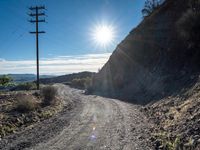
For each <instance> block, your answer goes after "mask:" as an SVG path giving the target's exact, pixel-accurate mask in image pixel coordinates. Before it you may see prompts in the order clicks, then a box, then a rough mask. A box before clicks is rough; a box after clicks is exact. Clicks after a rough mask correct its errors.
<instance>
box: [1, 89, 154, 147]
mask: <svg viewBox="0 0 200 150" xmlns="http://www.w3.org/2000/svg"><path fill="white" fill-rule="evenodd" d="M57 86H58V89H59V95H60V96H61V97H63V99H64V101H65V102H66V105H67V103H68V102H69V101H73V102H74V105H73V109H71V110H69V109H68V107H66V108H65V109H64V110H63V111H62V112H61V113H59V114H57V115H56V116H54V117H52V118H50V119H48V120H45V121H43V122H40V123H37V124H35V125H34V126H32V127H29V128H26V129H24V130H23V131H21V132H18V133H15V134H13V135H11V136H8V137H6V138H4V139H2V140H1V141H0V149H5V150H7V149H32V150H100V149H103V150H104V149H105V150H107V149H108V150H137V149H138V150H149V149H151V148H150V147H148V142H147V141H148V138H149V129H148V127H149V126H150V123H148V121H147V119H146V117H145V116H144V115H143V114H142V113H141V112H140V111H139V106H137V105H132V104H129V103H124V102H121V101H119V100H115V99H108V98H103V97H99V96H94V95H89V96H88V95H84V94H83V91H81V90H76V89H71V88H69V87H67V86H64V85H57Z"/></svg>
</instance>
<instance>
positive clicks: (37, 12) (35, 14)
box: [29, 6, 45, 90]
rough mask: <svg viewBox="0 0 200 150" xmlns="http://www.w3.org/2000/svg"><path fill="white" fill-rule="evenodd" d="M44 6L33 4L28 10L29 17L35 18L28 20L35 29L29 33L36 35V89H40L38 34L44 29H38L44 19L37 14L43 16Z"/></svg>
mask: <svg viewBox="0 0 200 150" xmlns="http://www.w3.org/2000/svg"><path fill="white" fill-rule="evenodd" d="M44 9H45V6H35V7H30V8H29V10H30V11H31V13H30V14H29V16H30V17H33V18H35V19H34V20H32V19H31V20H29V21H30V22H31V23H35V25H36V26H35V29H36V31H34V32H30V33H31V34H35V35H36V58H37V59H36V64H37V90H39V89H40V76H39V39H38V36H39V34H41V33H45V31H39V23H40V22H45V19H39V16H45V13H44V12H40V11H41V10H44Z"/></svg>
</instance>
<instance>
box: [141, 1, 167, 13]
mask: <svg viewBox="0 0 200 150" xmlns="http://www.w3.org/2000/svg"><path fill="white" fill-rule="evenodd" d="M163 2H164V0H146V1H145V4H144V9H142V14H143V16H144V17H147V16H149V15H150V14H151V13H152V12H153V11H154V10H156V9H157V8H158V7H159V6H160V5H161V4H162V3H163Z"/></svg>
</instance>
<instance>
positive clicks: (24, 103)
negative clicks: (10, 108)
mask: <svg viewBox="0 0 200 150" xmlns="http://www.w3.org/2000/svg"><path fill="white" fill-rule="evenodd" d="M37 107H38V105H37V102H36V98H35V97H33V96H32V95H18V96H17V103H16V108H15V109H16V110H17V111H18V112H30V111H33V110H35V109H36V108H37Z"/></svg>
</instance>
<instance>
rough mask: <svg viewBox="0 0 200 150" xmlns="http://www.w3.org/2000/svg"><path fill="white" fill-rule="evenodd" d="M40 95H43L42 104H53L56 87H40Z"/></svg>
mask: <svg viewBox="0 0 200 150" xmlns="http://www.w3.org/2000/svg"><path fill="white" fill-rule="evenodd" d="M41 95H42V96H43V104H44V105H45V106H48V105H52V104H55V103H56V100H57V99H56V95H57V89H56V88H55V87H54V86H46V87H44V88H42V90H41Z"/></svg>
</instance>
